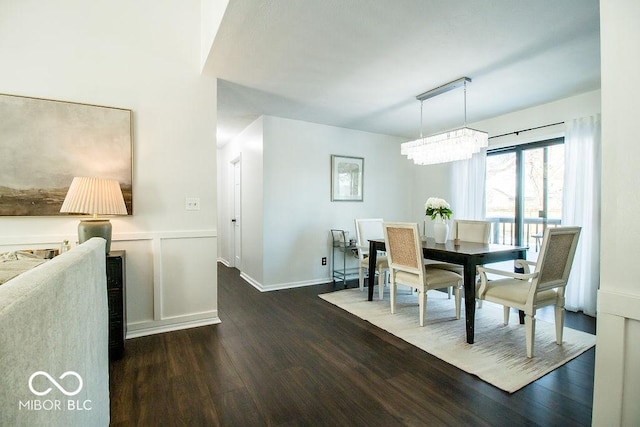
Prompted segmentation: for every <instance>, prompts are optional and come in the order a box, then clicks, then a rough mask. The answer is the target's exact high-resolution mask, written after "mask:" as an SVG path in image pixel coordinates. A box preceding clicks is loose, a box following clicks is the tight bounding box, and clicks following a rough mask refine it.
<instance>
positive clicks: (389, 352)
mask: <svg viewBox="0 0 640 427" xmlns="http://www.w3.org/2000/svg"><path fill="white" fill-rule="evenodd" d="M333 289H334V288H333V284H327V285H319V286H310V287H305V288H298V289H291V290H282V291H274V292H267V293H260V292H258V291H257V290H255V289H254V288H253V287H251V286H250V285H249V284H247V283H246V282H244V281H243V280H242V279H240V277H239V273H238V271H237V270H235V269H231V268H227V267H224V266H222V265H221V264H219V265H218V294H219V301H218V306H219V312H220V318H221V320H222V323H221V324H219V325H212V326H205V327H200V328H193V329H188V330H184V331H176V332H170V333H165V334H159V335H153V336H148V337H142V338H136V339H132V340H128V341H127V342H126V351H125V355H124V358H122V359H121V360H118V361H114V362H112V363H111V366H110V371H111V372H110V373H111V387H110V388H111V425H112V426H130V425H137V426H216V425H222V426H262V425H265V426H266V425H274V426H316V425H326V426H403V425H407V426H431V425H452V426H461V425H470V426H502V425H504V426H515V425H531V426H535V425H539V426H574V425H575V426H578V425H584V426H587V425H590V424H591V409H592V408H591V406H592V397H593V371H594V355H595V350H594V349H591V350H589V351H588V352H586V353H585V354H583V355H581V356H580V357H578V358H576V359H574V360H573V361H571V362H569V363H567V364H566V365H564V366H562V367H561V368H559V369H556V370H555V371H553V372H551V373H550V374H548V375H546V376H545V377H543V378H541V379H539V380H538V381H536V382H535V383H533V384H530V385H529V386H527V387H525V388H523V389H521V390H519V391H518V392H516V393H514V394H508V393H505V392H503V391H501V390H499V389H497V388H495V387H493V386H491V385H489V384H487V383H485V382H483V381H482V380H480V379H478V378H477V377H475V376H472V375H469V374H467V373H465V372H463V371H461V370H459V369H457V368H455V367H453V366H451V365H449V364H447V363H445V362H443V361H441V360H439V359H437V358H435V357H433V356H431V355H429V354H427V353H425V352H423V351H421V350H419V349H417V348H415V347H413V346H411V345H409V344H407V343H406V342H404V341H402V340H400V339H398V338H396V337H394V336H393V335H390V334H388V333H386V332H384V331H382V330H380V329H378V328H376V327H375V326H373V325H371V324H370V323H367V322H365V321H362V320H360V319H359V318H357V317H355V316H352V315H350V314H348V313H346V312H345V311H343V310H341V309H339V308H336V307H334V306H333V305H331V304H329V303H327V302H325V301H323V300H322V299H320V298H318V297H317V295H318V294H320V293H325V292H329V291H331V290H333ZM543 316H544V314H543ZM566 325H567V326H569V327H572V328H575V329H581V330H585V331H589V332H594V331H595V320H594V319H592V318H590V317H588V316H584V315H582V314H575V313H567V320H566ZM523 333H524V331H523ZM523 351H524V349H523Z"/></svg>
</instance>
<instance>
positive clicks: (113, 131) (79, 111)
mask: <svg viewBox="0 0 640 427" xmlns="http://www.w3.org/2000/svg"><path fill="white" fill-rule="evenodd" d="M0 117H2V125H1V126H0V216H58V215H69V214H66V213H60V208H61V206H62V202H63V201H64V198H65V196H66V194H67V191H68V190H69V186H70V185H71V181H72V180H73V178H74V177H76V176H88V177H98V178H109V179H115V180H117V181H118V182H119V183H120V188H121V189H122V194H123V196H124V200H125V205H126V206H127V213H128V214H129V215H132V214H133V191H132V188H133V185H132V165H133V159H132V151H133V144H132V141H133V132H132V111H131V110H128V109H124V108H117V107H105V106H99V105H92V104H81V103H76V102H68V101H57V100H52V99H43V98H33V97H27V96H19V95H7V94H0Z"/></svg>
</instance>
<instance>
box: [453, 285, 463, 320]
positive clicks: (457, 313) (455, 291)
mask: <svg viewBox="0 0 640 427" xmlns="http://www.w3.org/2000/svg"><path fill="white" fill-rule="evenodd" d="M460 288H461V286H460V284H458V285H457V286H455V287H454V289H453V293H454V295H455V299H456V319H457V320H460Z"/></svg>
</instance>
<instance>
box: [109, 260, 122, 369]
mask: <svg viewBox="0 0 640 427" xmlns="http://www.w3.org/2000/svg"><path fill="white" fill-rule="evenodd" d="M107 299H108V302H109V358H110V359H112V360H113V359H119V358H121V357H122V355H123V353H124V340H125V336H126V333H127V316H126V313H127V312H126V286H125V251H111V252H110V253H109V254H107Z"/></svg>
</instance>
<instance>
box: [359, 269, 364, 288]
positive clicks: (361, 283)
mask: <svg viewBox="0 0 640 427" xmlns="http://www.w3.org/2000/svg"><path fill="white" fill-rule="evenodd" d="M358 283H359V284H360V291H364V267H360V268H358Z"/></svg>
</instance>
